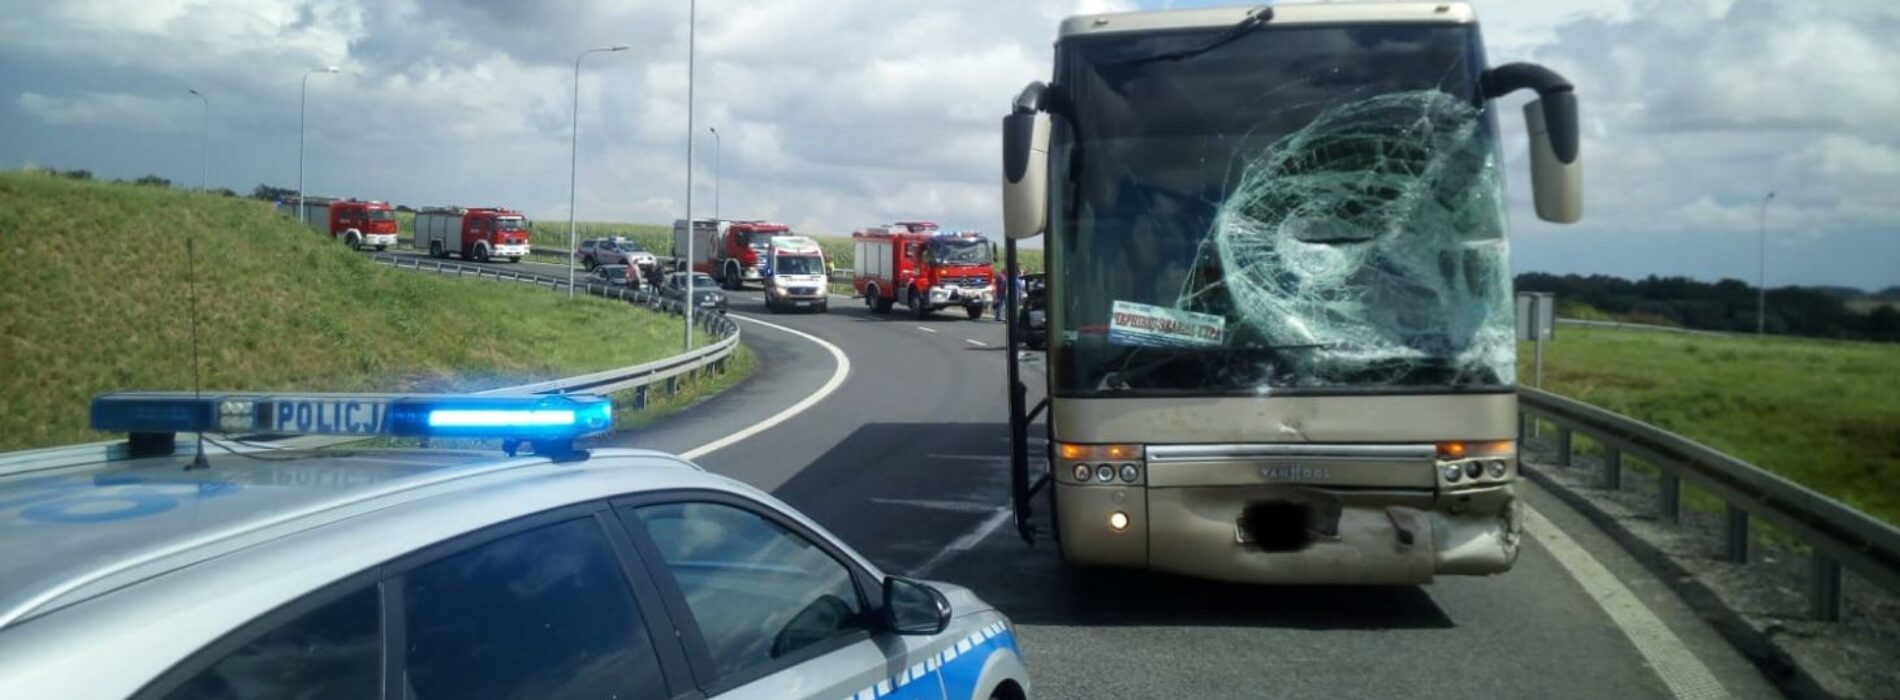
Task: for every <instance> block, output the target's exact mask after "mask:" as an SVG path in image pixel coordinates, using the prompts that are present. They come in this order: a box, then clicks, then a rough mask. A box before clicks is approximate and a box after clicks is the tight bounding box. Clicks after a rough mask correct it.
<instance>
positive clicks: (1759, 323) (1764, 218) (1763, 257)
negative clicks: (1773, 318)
mask: <svg viewBox="0 0 1900 700" xmlns="http://www.w3.org/2000/svg"><path fill="white" fill-rule="evenodd" d="M1774 198H1775V193H1774V191H1773V190H1769V191H1768V196H1766V197H1762V198H1761V251H1760V253H1759V254H1758V255H1757V256H1756V258H1755V260H1756V262H1757V263H1759V264H1760V268H1759V269H1758V270H1757V271H1756V276H1755V335H1758V336H1759V335H1767V333H1768V202H1770V201H1773V200H1774Z"/></svg>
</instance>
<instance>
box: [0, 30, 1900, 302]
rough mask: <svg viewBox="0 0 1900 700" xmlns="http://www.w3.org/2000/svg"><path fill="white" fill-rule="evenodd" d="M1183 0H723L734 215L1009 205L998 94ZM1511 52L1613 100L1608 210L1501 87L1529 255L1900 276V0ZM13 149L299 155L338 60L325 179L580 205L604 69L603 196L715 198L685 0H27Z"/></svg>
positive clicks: (1601, 192)
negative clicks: (1573, 184)
mask: <svg viewBox="0 0 1900 700" xmlns="http://www.w3.org/2000/svg"><path fill="white" fill-rule="evenodd" d="M1176 4H1178V5H1189V4H1210V3H1202V2H1167V1H1166V0H957V1H956V2H936V3H918V2H891V1H889V0H702V1H701V2H700V3H699V15H700V16H699V30H698V55H699V60H698V82H697V88H696V90H697V96H696V100H697V105H698V108H697V115H698V116H697V122H698V124H699V125H700V126H699V132H700V133H699V137H698V138H699V141H698V142H697V143H698V146H697V147H698V148H699V149H700V150H699V158H700V159H699V164H700V165H699V170H698V172H699V173H700V174H699V176H697V178H696V179H697V181H698V182H699V183H700V186H699V188H698V190H697V192H696V194H695V201H694V208H695V210H696V211H698V212H699V213H701V214H702V215H707V214H710V213H711V212H712V199H713V198H712V187H711V179H712V178H711V172H712V168H713V145H714V141H713V139H712V137H711V136H710V135H709V134H707V133H706V132H705V128H706V127H707V126H711V127H716V128H718V130H719V132H720V133H721V134H722V138H723V141H724V143H723V155H722V158H721V160H722V161H723V165H722V170H723V183H724V184H723V190H724V191H723V192H722V193H721V197H720V199H721V202H720V206H721V211H720V213H721V214H724V215H726V216H729V217H730V216H743V217H758V218H774V219H780V220H784V221H787V222H789V223H792V224H794V225H795V226H797V227H800V228H803V229H807V230H811V231H815V232H845V231H848V230H850V229H851V228H853V227H856V226H861V225H865V224H869V223H873V222H877V221H886V220H893V219H898V218H910V217H929V218H934V219H937V220H940V221H944V222H947V223H950V224H952V225H957V226H965V227H977V228H983V229H986V230H991V231H995V230H999V229H1000V225H999V221H1000V214H999V213H998V204H997V202H998V190H999V185H998V184H997V177H998V155H997V154H998V152H999V150H1000V147H999V145H998V143H999V142H998V138H997V131H998V128H997V127H998V120H999V117H1000V116H1001V114H1002V112H1003V110H1004V109H1005V108H1006V107H1007V105H1008V102H1009V98H1010V97H1011V96H1012V95H1013V94H1014V93H1015V91H1016V90H1017V89H1019V88H1020V87H1021V86H1022V84H1023V83H1025V82H1027V81H1029V80H1031V79H1035V78H1046V76H1047V75H1048V71H1049V56H1050V52H1049V49H1050V42H1051V40H1052V38H1053V34H1054V30H1055V23H1056V21H1057V20H1058V19H1059V18H1060V17H1062V16H1065V15H1068V14H1072V13H1076V12H1088V11H1102V10H1110V9H1135V8H1137V7H1158V6H1162V5H1176ZM1476 4H1477V5H1478V9H1479V13H1480V16H1481V17H1482V18H1483V20H1484V22H1485V27H1486V34H1487V43H1488V46H1489V51H1490V59H1491V61H1492V63H1494V64H1496V63H1504V62H1508V61H1516V60H1532V61H1538V62H1541V63H1544V64H1545V65H1548V66H1551V67H1553V68H1555V69H1557V70H1559V71H1560V72H1563V73H1565V74H1566V75H1567V76H1569V77H1570V78H1571V80H1572V81H1573V82H1575V83H1576V84H1577V85H1578V91H1579V94H1580V96H1581V97H1582V99H1583V110H1584V122H1585V140H1584V158H1585V165H1586V172H1587V178H1586V196H1587V202H1588V206H1587V209H1586V216H1585V221H1584V222H1583V223H1581V224H1578V225H1575V226H1568V227H1557V226H1552V225H1548V224H1543V223H1540V222H1538V221H1536V220H1535V218H1534V217H1532V216H1530V215H1529V212H1530V207H1529V205H1528V202H1527V201H1525V199H1526V198H1525V193H1526V192H1527V191H1528V185H1527V183H1526V182H1525V180H1524V177H1523V175H1522V173H1523V170H1524V167H1523V166H1524V164H1523V163H1522V158H1521V156H1522V153H1523V151H1524V149H1523V147H1522V145H1521V144H1520V141H1521V139H1522V130H1521V128H1519V127H1518V122H1519V119H1518V117H1517V116H1516V115H1517V108H1518V105H1519V104H1521V103H1522V102H1523V100H1524V99H1525V98H1522V97H1516V98H1511V99H1510V100H1508V101H1507V103H1506V104H1505V105H1503V107H1504V109H1505V112H1504V115H1505V117H1506V118H1505V119H1504V123H1505V125H1506V127H1507V137H1508V138H1509V139H1511V140H1510V141H1507V145H1506V154H1507V158H1509V159H1511V161H1512V162H1511V163H1510V168H1511V172H1512V173H1513V181H1512V187H1511V191H1512V198H1513V204H1514V213H1513V219H1514V220H1513V232H1514V235H1515V236H1516V243H1515V245H1516V262H1517V264H1518V266H1519V267H1520V269H1523V270H1541V271H1553V272H1580V273H1589V272H1602V273H1609V274H1617V275H1624V276H1636V275H1644V274H1652V273H1655V274H1686V275H1691V276H1696V277H1701V278H1706V279H1714V278H1719V277H1724V276H1731V277H1740V278H1744V279H1749V280H1751V281H1752V280H1753V278H1754V276H1755V266H1756V259H1757V258H1756V240H1757V238H1756V236H1757V224H1758V218H1757V217H1758V215H1759V212H1760V208H1759V207H1760V202H1761V200H1762V197H1763V196H1764V195H1765V194H1766V193H1767V192H1768V191H1770V190H1773V191H1775V192H1777V193H1778V194H1777V196H1776V198H1775V200H1774V202H1773V204H1772V205H1771V206H1770V207H1769V209H1768V216H1767V223H1768V231H1769V235H1770V237H1771V242H1770V244H1769V261H1770V262H1769V279H1770V283H1771V284H1846V285H1854V286H1861V287H1884V286H1889V285H1900V77H1896V76H1900V41H1895V40H1894V38H1893V37H1895V36H1900V5H1896V4H1894V3H1891V2H1887V1H1886V0H1826V2H1811V3H1788V2H1769V1H1768V0H1574V1H1571V2H1563V3H1547V2H1536V3H1530V2H1496V1H1489V0H1478V2H1477V3H1476ZM0 35H4V36H6V37H7V38H6V39H5V40H4V41H0V167H7V168H13V167H18V166H20V165H26V164H35V165H46V166H53V167H59V168H86V169H90V170H92V171H94V172H95V173H97V174H99V175H101V176H104V177H136V176H138V175H142V174H145V173H157V174H160V175H163V176H166V177H169V178H171V179H173V180H174V181H178V182H181V183H192V182H196V180H197V178H198V172H199V170H198V167H199V161H198V137H199V134H200V126H201V123H202V122H201V119H202V118H203V113H202V107H201V106H200V103H199V102H198V101H197V98H195V97H192V96H191V95H189V94H187V92H186V90H187V89H188V88H197V89H199V90H201V91H203V92H204V93H205V94H206V95H208V96H209V98H210V104H211V121H210V125H211V134H212V137H211V157H210V173H211V175H210V177H211V182H212V185H213V186H227V187H231V188H233V189H237V190H239V191H249V190H250V189H251V188H252V187H253V186H255V185H257V184H258V183H261V182H268V183H271V184H275V185H281V186H287V187H294V186H295V185H296V181H297V133H298V132H297V123H298V103H299V100H298V96H299V85H300V81H301V80H302V79H303V77H304V74H305V71H306V70H307V69H308V68H310V67H313V66H321V65H328V64H335V65H339V66H341V67H342V69H343V72H342V73H341V74H336V75H317V76H314V77H312V78H310V79H309V110H308V125H309V126H308V155H307V171H306V182H307V186H308V188H309V190H310V191H311V192H312V193H313V194H314V193H322V194H334V195H353V196H362V197H374V198H381V199H390V200H394V201H397V202H403V203H410V204H456V203H460V204H477V203H493V204H503V205H507V206H513V207H517V208H521V209H524V210H526V211H528V212H529V213H530V214H531V215H533V216H536V217H538V218H543V219H555V218H565V217H566V214H567V196H568V190H567V168H568V152H569V151H568V124H569V114H570V111H569V110H570V104H571V100H572V99H573V97H572V92H571V81H572V75H573V73H572V71H573V65H574V64H573V60H574V55H575V53H576V51H578V50H579V49H581V48H586V47H590V46H601V45H611V44H628V45H631V46H632V47H633V48H632V49H631V50H630V51H626V52H622V53H615V54H599V55H591V56H588V57H587V59H586V63H585V65H584V71H583V74H582V82H581V109H580V116H581V135H580V148H581V158H580V179H581V189H580V194H579V212H580V216H581V218H583V219H592V220H622V221H643V222H666V221H670V220H672V219H674V218H676V217H678V216H679V215H680V212H681V211H683V209H684V207H685V201H684V200H685V190H686V184H685V182H686V178H685V168H684V165H683V164H684V162H685V155H686V154H685V151H686V141H685V133H686V113H685V109H684V107H685V104H686V102H687V95H686V93H687V80H686V36H687V32H686V3H685V2H683V1H682V0H667V1H665V2H661V1H658V0H641V1H614V0H542V1H539V2H516V1H515V0H171V1H165V0H59V1H58V2H51V3H48V2H40V1H39V0H0Z"/></svg>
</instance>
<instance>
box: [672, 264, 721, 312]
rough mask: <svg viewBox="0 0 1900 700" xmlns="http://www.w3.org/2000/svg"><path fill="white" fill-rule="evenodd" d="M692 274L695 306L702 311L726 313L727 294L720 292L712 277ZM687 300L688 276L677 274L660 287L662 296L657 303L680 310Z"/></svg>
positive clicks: (704, 274) (699, 273)
mask: <svg viewBox="0 0 1900 700" xmlns="http://www.w3.org/2000/svg"><path fill="white" fill-rule="evenodd" d="M692 274H693V301H694V303H695V305H696V306H698V307H699V308H702V309H715V310H718V311H725V310H726V306H727V301H726V293H725V292H722V291H719V283H718V282H715V281H713V278H712V275H708V274H706V273H704V272H695V273H692ZM685 299H686V274H685V273H675V274H671V275H667V276H666V283H665V284H662V285H660V296H659V298H658V299H656V300H655V303H656V304H658V305H663V306H665V307H667V308H670V309H679V308H683V307H684V305H685Z"/></svg>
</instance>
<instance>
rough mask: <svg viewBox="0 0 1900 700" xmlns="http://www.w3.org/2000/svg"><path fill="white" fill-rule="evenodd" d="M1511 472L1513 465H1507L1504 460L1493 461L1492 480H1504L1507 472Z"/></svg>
mask: <svg viewBox="0 0 1900 700" xmlns="http://www.w3.org/2000/svg"><path fill="white" fill-rule="evenodd" d="M1510 470H1511V465H1509V464H1505V463H1504V460H1501V459H1499V460H1493V461H1492V462H1491V478H1493V479H1502V478H1504V474H1505V472H1508V471H1510Z"/></svg>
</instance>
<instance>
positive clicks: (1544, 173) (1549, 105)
mask: <svg viewBox="0 0 1900 700" xmlns="http://www.w3.org/2000/svg"><path fill="white" fill-rule="evenodd" d="M1524 125H1525V130H1526V131H1528V132H1529V133H1530V141H1531V149H1530V150H1531V198H1532V200H1533V201H1535V202H1536V204H1537V218H1539V219H1543V220H1545V221H1550V222H1554V223H1559V224H1574V223H1576V222H1577V220H1578V219H1582V218H1583V164H1582V161H1581V158H1580V154H1579V153H1578V152H1577V150H1578V143H1577V142H1578V134H1577V96H1576V95H1575V94H1573V93H1568V92H1564V93H1557V94H1553V95H1547V96H1544V97H1540V98H1538V99H1535V100H1531V101H1530V102H1529V103H1527V104H1525V105H1524Z"/></svg>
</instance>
